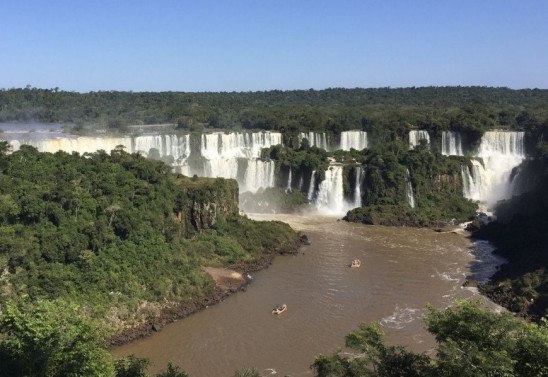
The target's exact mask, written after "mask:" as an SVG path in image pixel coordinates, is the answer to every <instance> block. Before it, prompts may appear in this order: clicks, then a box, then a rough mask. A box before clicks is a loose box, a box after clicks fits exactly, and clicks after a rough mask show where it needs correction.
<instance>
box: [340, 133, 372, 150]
mask: <svg viewBox="0 0 548 377" xmlns="http://www.w3.org/2000/svg"><path fill="white" fill-rule="evenodd" d="M352 148H353V149H356V150H358V151H361V150H362V149H365V148H367V132H365V131H343V132H341V146H340V149H342V150H343V151H349V150H350V149H352Z"/></svg>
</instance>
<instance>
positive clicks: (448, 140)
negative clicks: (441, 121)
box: [441, 131, 464, 156]
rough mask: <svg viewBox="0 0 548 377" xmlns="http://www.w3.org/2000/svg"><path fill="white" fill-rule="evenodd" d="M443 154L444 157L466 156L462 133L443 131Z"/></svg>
mask: <svg viewBox="0 0 548 377" xmlns="http://www.w3.org/2000/svg"><path fill="white" fill-rule="evenodd" d="M441 154H443V155H444V156H464V153H463V152H462V140H461V136H460V133H458V132H454V131H443V132H442V133H441Z"/></svg>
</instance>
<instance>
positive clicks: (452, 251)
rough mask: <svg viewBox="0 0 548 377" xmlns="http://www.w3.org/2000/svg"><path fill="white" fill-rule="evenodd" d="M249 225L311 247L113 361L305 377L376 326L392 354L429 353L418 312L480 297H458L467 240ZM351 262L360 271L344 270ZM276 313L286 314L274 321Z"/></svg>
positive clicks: (309, 225)
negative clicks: (353, 334)
mask: <svg viewBox="0 0 548 377" xmlns="http://www.w3.org/2000/svg"><path fill="white" fill-rule="evenodd" d="M250 217H251V218H253V219H254V220H279V221H284V222H287V223H289V224H290V225H291V226H292V227H293V228H294V229H295V230H298V231H301V232H304V233H306V234H307V235H308V236H309V238H310V241H311V244H310V245H303V246H302V248H301V249H300V251H299V253H298V254H295V255H293V256H280V257H277V258H275V259H274V260H273V261H272V264H271V265H270V267H269V268H267V269H264V270H262V271H260V272H258V273H256V274H252V275H253V283H252V284H249V285H246V286H245V289H246V293H245V294H241V295H240V294H234V295H232V296H231V297H229V298H228V299H226V300H222V302H219V303H218V304H217V305H214V306H211V307H209V308H208V309H207V310H201V311H199V312H197V313H195V314H194V315H191V316H187V317H186V318H185V319H184V320H180V321H177V322H176V323H172V324H168V325H166V328H165V329H164V330H163V331H160V332H155V333H153V334H152V335H151V336H149V337H146V338H142V339H138V340H136V341H134V342H131V343H128V344H125V345H123V346H121V347H115V348H113V349H112V352H113V353H114V355H115V356H116V357H119V356H125V355H130V354H135V355H137V356H139V357H146V358H148V359H150V360H151V362H152V365H151V368H150V372H156V371H159V370H160V369H161V368H162V366H163V365H165V363H167V362H168V361H172V362H175V363H177V364H178V365H180V366H181V367H182V368H183V369H184V370H185V371H187V372H188V373H190V374H191V375H196V376H202V375H215V376H229V375H232V374H233V372H234V370H236V369H239V368H246V367H255V368H257V369H258V370H259V371H260V372H262V374H264V375H267V374H269V373H271V371H266V370H267V369H274V370H275V371H276V372H277V373H278V374H280V375H284V374H287V375H291V376H309V375H311V374H312V372H311V370H310V369H309V366H310V363H311V362H312V361H313V360H314V358H315V357H316V356H317V355H319V354H322V353H323V354H328V353H331V352H333V351H334V350H335V349H337V348H338V347H340V346H341V345H343V344H344V336H345V335H346V334H347V333H348V332H349V331H352V330H353V329H355V328H356V326H357V325H359V324H360V323H362V322H366V323H371V322H375V323H378V324H379V325H380V326H381V328H382V330H383V331H384V332H385V333H386V335H387V336H386V339H387V341H388V342H389V343H390V344H391V345H392V344H393V345H403V346H406V347H411V349H413V350H414V351H418V352H428V351H429V350H430V349H432V347H433V346H434V345H435V340H434V338H433V337H432V336H431V335H430V334H429V333H428V332H427V331H426V330H425V329H424V324H423V322H422V317H423V315H424V313H425V310H426V309H425V308H426V305H427V304H432V305H433V306H434V307H437V308H445V307H447V306H449V305H451V304H452V303H453V301H454V300H455V299H460V298H470V297H478V298H479V297H481V296H479V295H478V293H477V290H474V289H468V288H463V287H462V284H463V283H464V281H465V280H466V278H467V276H468V275H469V273H470V270H471V268H472V265H473V264H474V263H475V257H474V256H473V255H472V253H471V250H470V248H471V247H472V246H473V245H472V243H471V241H470V240H469V239H468V238H467V235H462V234H456V233H453V232H435V231H433V230H431V229H424V228H423V229H420V228H408V227H403V228H391V227H383V226H364V225H362V224H355V223H347V222H344V221H337V218H334V217H322V216H295V215H255V214H253V215H250ZM356 258H358V259H360V260H361V261H362V262H363V263H362V266H361V268H359V269H350V268H348V264H349V263H350V262H351V261H352V260H353V259H356ZM277 303H285V304H287V306H288V311H287V312H286V313H284V314H282V315H281V316H272V314H271V309H272V306H273V305H275V304H277ZM319 329H321V331H319Z"/></svg>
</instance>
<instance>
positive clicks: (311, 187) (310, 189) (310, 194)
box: [306, 170, 316, 201]
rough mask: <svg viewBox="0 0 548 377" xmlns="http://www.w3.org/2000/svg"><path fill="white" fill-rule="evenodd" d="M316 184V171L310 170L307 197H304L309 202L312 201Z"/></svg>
mask: <svg viewBox="0 0 548 377" xmlns="http://www.w3.org/2000/svg"><path fill="white" fill-rule="evenodd" d="M315 182H316V170H312V174H311V175H310V184H309V185H308V195H307V196H306V197H307V199H308V200H309V201H313V200H314V186H315Z"/></svg>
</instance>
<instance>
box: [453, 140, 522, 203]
mask: <svg viewBox="0 0 548 377" xmlns="http://www.w3.org/2000/svg"><path fill="white" fill-rule="evenodd" d="M476 157H477V158H478V160H473V164H472V169H469V168H468V167H464V168H463V182H464V184H463V195H464V196H465V197H466V198H469V199H472V200H478V201H479V202H480V206H481V207H482V208H481V209H482V210H485V211H487V210H492V209H493V207H494V205H495V204H496V203H497V201H499V200H501V199H508V198H510V197H511V196H512V194H513V181H512V180H511V179H510V177H511V173H512V169H514V168H515V167H517V166H518V165H519V164H521V163H522V162H523V160H524V159H525V147H524V132H505V131H489V132H486V133H485V134H484V135H483V137H482V138H481V142H480V145H479V148H478V151H477V154H476Z"/></svg>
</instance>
